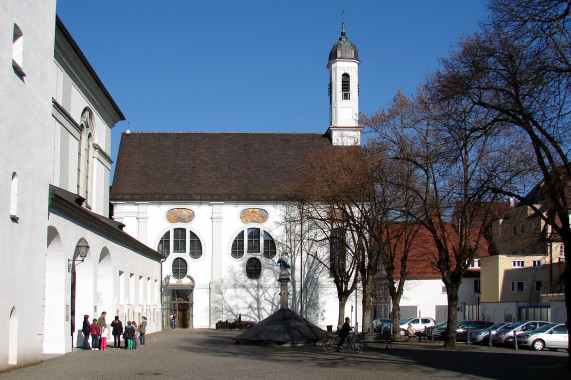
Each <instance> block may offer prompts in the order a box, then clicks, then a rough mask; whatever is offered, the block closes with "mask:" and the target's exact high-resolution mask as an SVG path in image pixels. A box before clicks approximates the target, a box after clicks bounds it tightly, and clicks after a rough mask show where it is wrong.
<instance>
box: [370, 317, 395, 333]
mask: <svg viewBox="0 0 571 380" xmlns="http://www.w3.org/2000/svg"><path fill="white" fill-rule="evenodd" d="M392 330H393V321H391V320H390V319H387V318H376V319H373V322H371V331H372V332H374V333H381V334H391V331H392Z"/></svg>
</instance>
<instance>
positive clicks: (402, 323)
mask: <svg viewBox="0 0 571 380" xmlns="http://www.w3.org/2000/svg"><path fill="white" fill-rule="evenodd" d="M413 319H414V318H409V319H401V320H400V321H399V325H404V324H406V323H409V322H410V321H412V320H413Z"/></svg>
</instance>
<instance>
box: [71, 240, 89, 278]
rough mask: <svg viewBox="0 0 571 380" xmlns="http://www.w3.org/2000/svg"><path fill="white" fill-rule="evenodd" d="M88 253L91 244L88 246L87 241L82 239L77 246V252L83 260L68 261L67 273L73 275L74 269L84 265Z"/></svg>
mask: <svg viewBox="0 0 571 380" xmlns="http://www.w3.org/2000/svg"><path fill="white" fill-rule="evenodd" d="M88 251H89V244H87V242H86V241H85V239H81V240H80V241H79V242H78V243H77V245H76V246H75V252H77V254H78V255H79V257H80V258H81V260H80V259H73V260H72V259H67V271H68V272H69V273H71V271H72V270H73V269H74V267H75V266H76V265H77V264H79V263H82V262H83V261H84V260H85V257H86V256H87V252H88ZM75 252H74V257H75ZM76 263H77V264H76Z"/></svg>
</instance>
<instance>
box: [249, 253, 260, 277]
mask: <svg viewBox="0 0 571 380" xmlns="http://www.w3.org/2000/svg"><path fill="white" fill-rule="evenodd" d="M261 275H262V262H261V261H260V259H258V258H257V257H250V258H249V259H248V261H247V262H246V276H248V278H250V279H252V280H255V279H258V278H260V276H261Z"/></svg>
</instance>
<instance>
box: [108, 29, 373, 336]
mask: <svg viewBox="0 0 571 380" xmlns="http://www.w3.org/2000/svg"><path fill="white" fill-rule="evenodd" d="M359 63H360V62H359V59H358V52H357V48H356V47H355V45H354V44H352V43H351V42H349V41H348V40H347V37H346V36H345V30H344V27H343V30H342V32H341V37H340V38H339V41H338V42H336V43H335V44H334V46H333V48H332V49H331V52H330V55H329V61H328V64H327V68H328V69H329V73H330V85H329V86H330V88H329V91H330V124H329V128H327V130H326V128H324V131H325V130H326V132H325V133H322V134H318V133H193V132H184V133H168V132H165V133H134V132H133V133H130V132H125V133H123V134H122V137H121V144H120V147H119V154H118V158H117V164H116V169H115V176H114V180H113V186H112V189H111V202H112V204H113V210H114V211H113V218H114V219H115V220H116V221H118V222H121V223H123V224H125V226H126V227H125V231H126V232H128V233H129V234H130V235H132V236H134V237H136V238H137V239H139V240H140V241H142V242H144V243H145V244H147V245H148V246H150V247H153V248H155V249H156V250H157V251H159V252H160V253H162V254H164V256H165V260H164V262H163V263H162V282H163V284H162V285H163V293H162V295H163V310H164V314H163V317H164V318H165V320H167V321H168V318H167V317H168V315H171V314H172V313H176V315H177V319H178V324H179V326H181V327H194V328H208V327H210V328H213V327H215V324H216V322H218V321H225V320H230V321H233V320H235V319H238V318H241V319H242V320H252V321H260V320H262V319H264V318H265V317H267V316H268V315H270V314H271V313H273V312H274V311H276V310H277V309H278V308H279V294H278V293H279V285H278V282H277V278H278V273H279V267H278V264H277V260H278V258H279V256H280V255H281V254H283V253H284V252H288V253H289V258H288V259H289V260H290V262H291V266H292V268H291V271H292V283H291V287H290V295H291V300H290V308H291V309H292V310H294V311H296V312H298V313H300V314H301V315H302V316H304V317H306V318H308V319H309V320H310V321H312V322H313V323H315V324H317V325H320V326H322V327H324V326H325V325H336V324H337V317H338V299H337V293H336V290H335V287H334V284H333V280H332V278H331V277H330V275H329V272H328V271H327V270H326V268H325V267H324V266H323V265H322V264H319V263H318V262H317V261H316V260H315V259H313V257H314V256H316V255H318V256H322V257H326V256H327V254H328V252H329V243H328V242H327V239H326V238H325V239H324V237H323V236H320V237H318V238H311V237H310V236H309V234H312V233H314V234H315V233H318V232H317V231H315V229H312V227H311V223H308V222H307V221H305V222H304V221H302V222H300V221H299V220H298V219H299V212H298V210H299V209H298V205H297V204H296V202H294V201H292V196H291V195H292V194H291V192H292V191H291V190H292V188H293V187H294V186H295V184H296V182H297V181H298V180H299V179H300V174H301V173H300V168H301V166H302V164H303V163H304V160H305V159H306V158H307V157H308V155H309V154H310V153H315V152H319V151H322V150H327V149H336V148H337V147H339V146H347V145H356V146H360V144H361V138H360V135H361V130H362V128H361V127H360V126H359V125H358V112H359V111H358V110H359V92H358V88H359V87H358V86H359V85H358V68H359ZM191 128H192V125H188V129H191ZM317 240H322V241H324V242H323V243H321V244H319V243H315V242H314V241H317ZM312 242H314V243H312ZM354 304H355V301H354V300H353V301H350V303H349V304H348V306H347V308H349V307H350V306H349V305H354ZM358 306H359V307H358V309H360V304H359V305H358ZM351 309H352V306H351ZM346 312H347V315H349V313H351V311H349V310H346ZM356 316H357V315H353V314H352V317H356ZM359 318H360V317H359ZM353 319H354V320H357V318H353Z"/></svg>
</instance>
